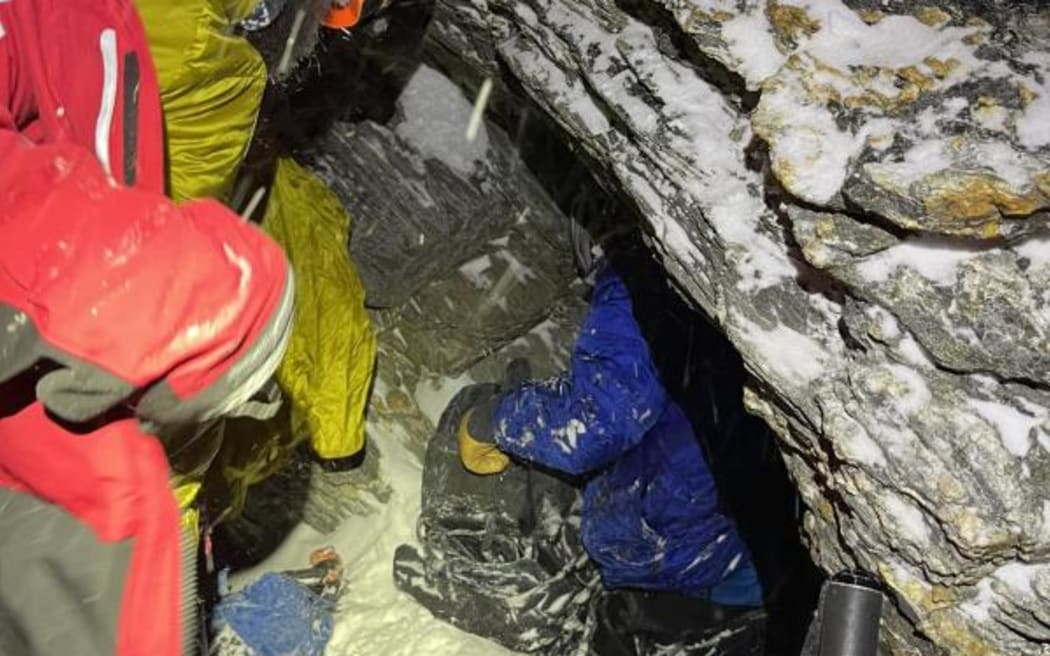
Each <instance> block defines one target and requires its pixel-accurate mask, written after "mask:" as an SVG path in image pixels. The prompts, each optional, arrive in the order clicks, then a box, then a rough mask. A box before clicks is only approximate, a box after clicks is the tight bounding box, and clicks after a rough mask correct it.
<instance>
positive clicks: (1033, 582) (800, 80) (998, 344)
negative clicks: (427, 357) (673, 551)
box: [431, 0, 1050, 654]
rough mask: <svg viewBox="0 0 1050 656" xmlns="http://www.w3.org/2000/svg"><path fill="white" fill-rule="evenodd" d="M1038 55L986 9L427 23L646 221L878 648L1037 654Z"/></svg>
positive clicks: (1049, 541) (484, 1) (1046, 572)
mask: <svg viewBox="0 0 1050 656" xmlns="http://www.w3.org/2000/svg"><path fill="white" fill-rule="evenodd" d="M1048 36H1050V12H1048V10H1046V9H1040V8H1039V5H1038V3H1032V4H1020V5H1019V4H1018V3H1006V2H993V1H985V2H962V1H959V2H948V1H945V0H942V1H940V2H931V3H926V4H923V5H921V6H920V4H918V3H914V4H913V3H912V2H909V1H907V0H894V1H891V2H876V1H875V0H844V1H841V0H784V1H783V2H774V1H772V0H768V1H759V0H738V1H735V2H729V1H719V0H633V1H629V0H622V1H621V2H619V3H614V2H612V1H610V0H522V1H518V2H511V1H510V0H472V2H469V3H467V2H456V1H453V0H439V2H438V5H437V9H436V12H435V24H434V25H433V27H432V31H431V39H432V41H433V46H434V48H435V52H438V53H439V54H440V56H441V57H443V58H445V59H447V58H448V55H449V53H453V54H454V55H455V56H456V57H459V58H460V59H461V60H462V61H463V62H465V63H466V64H467V65H468V66H469V67H472V68H473V69H474V71H475V73H476V74H478V75H479V76H480V75H488V76H492V77H493V78H496V79H498V80H499V79H502V80H503V81H505V82H508V86H509V87H511V88H515V89H521V90H522V91H523V92H524V93H525V94H526V95H527V96H528V97H529V99H530V100H531V102H532V103H534V104H535V105H536V106H538V107H539V108H541V109H542V110H543V111H544V112H545V113H546V114H548V115H549V116H550V117H551V118H552V119H553V121H554V122H556V123H557V125H558V126H560V128H561V129H562V130H564V132H565V133H566V138H568V139H570V140H571V141H572V142H573V143H575V144H577V146H578V147H579V148H580V149H582V151H583V152H584V153H585V154H586V156H587V159H588V160H589V161H593V162H597V163H598V166H599V169H600V170H599V171H598V173H599V174H600V175H601V176H602V177H603V179H604V180H605V181H606V183H607V184H608V185H610V186H611V187H614V188H615V189H617V190H618V191H619V192H621V193H622V194H623V195H624V196H626V197H627V198H629V199H631V200H632V201H633V203H634V204H635V205H636V206H637V208H638V210H639V212H640V213H641V214H642V215H644V217H645V218H646V220H647V221H648V222H649V224H650V228H651V229H650V234H651V238H652V242H653V246H654V248H655V249H656V250H657V251H658V252H659V253H661V254H662V257H663V259H664V263H665V266H666V268H667V270H668V271H669V272H670V273H671V274H672V276H673V277H674V278H675V279H676V280H677V281H678V283H680V285H681V286H682V288H683V289H684V290H685V291H686V292H687V293H688V294H689V295H690V296H692V298H694V299H695V301H696V302H697V303H698V305H700V306H702V307H703V308H704V309H705V310H706V311H707V312H708V313H709V314H710V315H711V316H712V317H713V318H715V320H716V321H717V322H718V323H719V324H720V325H721V326H722V328H723V329H724V330H725V332H726V333H727V335H728V336H729V337H730V339H731V340H732V341H733V342H734V344H735V345H736V346H737V348H738V349H739V350H740V352H741V354H742V355H743V357H744V359H745V362H746V364H747V366H748V368H749V371H750V372H751V373H752V374H753V376H754V379H755V382H754V384H753V385H752V386H750V387H749V389H747V390H746V391H745V401H746V402H747V403H748V405H749V408H750V409H751V410H752V411H753V412H755V413H757V414H759V415H761V416H763V417H764V418H765V419H766V420H767V421H768V422H769V423H770V425H772V426H773V427H774V428H775V429H776V431H777V432H778V434H779V435H780V437H781V446H782V452H783V455H784V458H785V460H786V461H787V463H788V466H789V468H790V470H791V472H792V475H793V476H794V478H795V480H796V482H797V484H798V487H799V489H800V491H801V493H802V495H803V497H804V499H805V500H806V503H807V505H808V507H809V512H808V513H807V515H806V518H805V522H804V531H805V533H806V535H807V536H808V539H809V541H810V544H811V551H812V553H813V555H814V558H815V559H816V560H817V562H818V563H819V564H820V565H822V566H823V567H824V568H825V569H827V570H829V571H834V570H838V569H841V568H844V567H861V568H864V569H866V570H869V571H871V572H874V573H876V574H877V575H879V576H880V577H881V578H882V579H883V581H884V582H885V584H886V586H887V590H888V592H889V594H890V597H891V600H892V602H893V603H892V604H889V605H887V608H888V611H887V613H886V615H885V617H884V623H883V633H882V635H883V638H884V643H885V647H886V648H887V649H888V651H890V652H891V653H900V654H917V653H923V654H934V653H951V654H1046V653H1048V652H1047V642H1048V641H1050V366H1048V365H1050V341H1048V334H1050V292H1048V291H1047V290H1048V289H1050V236H1048V232H1047V231H1048V220H1047V216H1048V212H1047V209H1048V206H1050V77H1048V75H1050V38H1048ZM504 76H506V77H504ZM507 78H513V80H508V79H507Z"/></svg>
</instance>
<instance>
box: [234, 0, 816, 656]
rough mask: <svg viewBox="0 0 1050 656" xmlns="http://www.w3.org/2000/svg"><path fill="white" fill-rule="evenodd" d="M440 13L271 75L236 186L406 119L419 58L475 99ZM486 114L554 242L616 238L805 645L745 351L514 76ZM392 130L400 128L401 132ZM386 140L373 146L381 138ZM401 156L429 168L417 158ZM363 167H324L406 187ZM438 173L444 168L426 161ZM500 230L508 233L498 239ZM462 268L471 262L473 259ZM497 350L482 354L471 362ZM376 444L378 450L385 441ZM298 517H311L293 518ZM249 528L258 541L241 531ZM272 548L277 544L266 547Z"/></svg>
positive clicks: (325, 35)
mask: <svg viewBox="0 0 1050 656" xmlns="http://www.w3.org/2000/svg"><path fill="white" fill-rule="evenodd" d="M431 9H432V7H431V5H430V3H426V2H418V3H417V2H410V3H401V4H395V5H394V7H393V8H392V10H391V11H388V12H387V13H385V14H383V15H382V16H381V17H380V18H378V19H375V20H373V21H371V22H370V23H367V24H365V25H363V26H361V27H359V28H358V29H355V30H354V31H353V32H351V33H342V32H333V31H322V33H321V36H320V39H319V44H318V47H317V49H316V50H315V52H314V54H312V55H310V56H309V57H308V58H307V59H306V60H304V61H303V62H301V63H300V65H299V67H298V68H297V69H296V70H295V71H294V73H293V74H292V75H291V76H289V77H287V78H284V79H282V80H280V81H277V82H273V83H272V84H271V86H270V88H269V89H268V91H267V98H266V101H265V109H264V112H263V115H262V116H261V117H260V124H259V137H258V138H257V139H256V141H255V142H254V144H253V148H252V151H251V153H250V156H249V164H250V166H248V167H246V170H247V171H248V173H247V174H246V177H245V178H244V179H242V181H241V183H240V185H239V188H240V189H248V190H249V191H250V189H252V188H254V187H256V186H259V185H263V186H265V184H266V182H265V181H266V179H267V176H268V175H269V171H270V169H271V167H272V161H273V158H274V157H275V156H276V155H278V154H293V155H295V156H297V157H298V158H300V159H301V160H302V161H304V162H306V163H307V164H308V165H311V166H313V167H314V168H317V165H318V161H321V160H323V159H324V158H323V157H319V155H318V152H319V148H320V149H321V150H322V151H323V150H324V149H325V148H327V149H329V150H330V149H331V134H332V131H333V130H335V131H337V132H339V131H342V132H341V134H348V135H355V134H356V135H360V134H361V133H362V132H364V133H368V131H369V130H372V129H373V127H371V126H379V128H376V129H382V128H383V127H384V126H389V125H392V124H394V123H396V122H397V121H398V120H402V119H403V118H404V117H403V116H401V115H402V114H404V110H403V109H402V108H399V106H398V98H399V96H400V95H401V93H402V91H403V90H404V89H405V88H406V86H407V85H408V84H409V82H410V80H411V79H412V78H413V75H415V74H416V73H417V71H418V70H419V69H420V67H421V66H424V65H425V66H427V67H430V68H432V69H434V70H438V71H442V72H444V73H445V74H446V75H447V76H448V77H449V78H450V79H452V80H453V81H455V82H456V83H457V84H458V85H460V87H461V89H462V90H463V94H464V97H465V98H467V99H473V98H475V97H476V95H477V93H478V90H479V88H480V86H481V82H482V80H481V77H480V76H479V75H477V74H475V73H473V72H471V70H470V69H469V68H468V67H466V66H461V65H460V63H459V62H457V61H456V60H455V58H454V57H452V56H451V55H450V53H447V52H440V51H437V50H434V49H427V48H426V47H425V44H424V36H425V32H426V29H427V26H428V22H429V20H430V16H431ZM434 111H435V112H439V111H441V106H440V105H435V107H434ZM434 118H435V119H438V118H440V117H439V116H436V115H435V116H434ZM486 118H487V120H488V121H489V122H490V124H491V125H493V126H494V127H495V129H498V130H500V131H501V132H502V133H503V134H505V135H506V136H507V139H508V142H509V143H510V144H511V146H512V147H513V151H514V154H515V156H516V157H517V158H518V159H519V160H520V162H521V163H523V164H524V166H525V167H526V169H527V175H528V176H529V177H530V178H531V179H532V180H534V181H535V182H536V183H537V185H538V187H539V188H540V189H542V190H543V192H544V193H545V194H546V196H547V197H548V198H549V200H550V202H551V203H552V205H553V206H554V207H556V208H557V210H558V211H559V212H560V216H561V219H562V220H561V221H560V223H547V224H542V230H547V231H562V234H560V235H551V241H552V242H557V243H559V244H561V245H562V246H564V245H565V244H566V243H567V242H568V239H567V235H568V234H569V230H570V227H569V226H570V223H569V221H568V220H567V218H572V219H573V220H575V221H576V222H577V223H578V224H579V225H582V226H584V227H585V228H586V230H587V231H588V232H589V233H590V234H591V237H592V239H593V240H594V241H595V242H598V243H602V242H605V243H606V244H608V243H610V241H614V242H615V243H616V244H617V246H616V248H615V249H614V252H615V253H617V255H616V256H615V259H616V262H617V266H618V270H619V271H620V273H621V275H622V276H623V277H624V279H625V282H626V284H627V286H628V288H629V289H630V290H631V293H632V302H633V305H634V312H635V315H636V318H637V320H638V323H639V325H640V326H641V327H642V329H643V332H644V333H645V335H646V338H647V342H648V344H649V347H650V351H651V354H652V356H653V359H654V361H655V362H656V363H657V365H658V367H659V369H660V373H661V379H662V381H663V383H664V385H665V386H666V387H667V389H668V391H669V392H670V393H671V394H672V396H673V397H674V398H675V400H677V401H678V403H679V404H680V405H681V407H682V408H683V409H684V410H685V411H686V413H687V415H688V418H689V420H690V422H691V424H692V425H693V427H694V429H695V432H696V433H697V435H698V436H700V439H701V441H702V448H703V451H704V453H705V454H706V456H707V459H708V461H709V464H710V467H711V469H712V470H713V473H714V476H715V478H716V481H717V486H718V491H719V495H720V497H721V499H720V503H721V506H722V507H723V508H724V509H725V511H726V513H727V514H729V515H731V516H732V517H733V518H734V520H735V522H736V524H737V526H738V528H739V530H740V533H741V535H742V537H743V539H744V541H745V542H746V544H747V545H748V547H749V549H750V550H751V552H752V554H753V556H754V560H755V562H756V567H757V569H758V572H759V577H760V579H761V581H762V584H763V587H764V589H765V592H766V595H767V597H768V599H769V604H768V608H767V611H768V620H767V625H766V634H767V635H766V639H765V643H766V648H765V653H767V654H797V653H799V650H800V648H801V644H802V640H803V637H804V634H805V631H806V628H807V626H808V624H809V620H810V617H811V613H812V611H813V608H814V607H815V605H816V597H817V593H818V590H819V585H820V582H821V580H822V575H821V574H820V572H819V571H818V570H817V569H816V568H815V567H814V565H813V563H812V561H811V559H810V557H809V555H808V552H807V550H806V548H805V546H804V545H803V544H802V541H801V536H800V516H801V511H800V509H799V503H800V502H799V499H798V495H797V492H796V490H795V488H794V485H793V483H792V482H791V480H790V478H789V477H788V474H787V471H786V469H785V467H784V464H783V461H782V458H781V456H780V453H779V452H778V450H777V444H776V439H775V436H774V435H773V433H772V431H771V430H770V429H769V428H768V426H766V424H765V423H764V422H763V421H762V420H760V419H758V418H756V417H754V416H752V415H750V414H749V413H748V412H747V411H746V410H745V409H744V406H743V403H742V394H743V387H744V385H745V384H746V382H747V380H748V376H747V373H746V372H745V370H744V367H743V364H742V362H741V359H740V357H739V355H738V353H737V352H736V350H735V349H734V348H733V346H732V345H731V344H730V342H729V341H728V339H727V338H726V337H725V335H724V334H722V332H721V331H720V330H719V329H718V328H717V327H716V326H715V324H714V323H713V321H712V320H711V319H710V318H709V317H708V316H706V315H705V314H704V313H703V312H702V311H701V310H699V309H698V308H697V307H696V306H695V305H694V304H693V303H691V302H690V301H689V299H688V298H687V297H686V296H685V295H684V294H682V293H681V292H680V291H679V290H678V289H677V288H676V287H675V285H674V283H673V281H671V280H670V278H669V276H668V275H667V273H666V272H665V270H664V269H663V267H662V266H661V264H660V262H659V260H658V257H657V256H656V255H655V254H654V253H653V252H652V250H651V249H650V248H649V247H648V245H647V244H648V242H647V239H646V234H645V232H646V225H647V224H646V222H645V220H644V217H642V216H641V214H640V213H639V210H638V209H637V208H636V207H634V206H633V205H632V204H631V203H630V202H629V201H628V200H626V199H625V198H623V197H621V196H620V195H619V194H618V193H617V192H616V190H615V189H610V188H608V186H606V185H604V184H603V183H602V182H601V181H600V176H597V175H595V173H594V172H595V171H598V170H600V168H601V167H600V163H598V162H592V161H588V160H587V157H586V156H585V155H584V154H583V153H581V152H579V150H578V149H576V148H574V147H573V144H572V143H571V141H570V140H569V139H568V138H567V136H566V135H565V134H564V133H563V132H562V131H561V130H560V129H559V128H558V127H557V126H556V125H554V124H553V123H552V122H551V121H550V120H548V119H547V118H546V116H545V115H544V114H543V112H542V110H540V109H539V108H538V107H536V106H535V105H533V104H532V103H531V102H530V101H528V100H527V98H526V96H525V94H524V93H522V92H521V91H520V90H519V89H516V88H515V87H514V85H513V83H512V81H511V80H510V78H509V76H505V77H504V79H503V80H502V81H501V83H500V84H498V85H497V87H496V91H495V92H494V94H493V96H492V99H491V100H490V102H489V104H488V107H487V114H486ZM348 126H349V127H348ZM353 126H358V127H353ZM391 132H393V133H396V129H393V130H391ZM347 139H349V137H347ZM326 140H327V141H326ZM319 143H320V144H328V145H325V146H318V144H319ZM376 143H385V142H382V141H378V140H377V141H375V142H371V144H372V145H373V146H374V145H375V144H376ZM393 161H394V163H393V164H392V165H391V166H392V167H393V168H395V169H396V168H397V166H398V165H399V164H398V163H397V162H398V161H399V160H397V158H394V159H393ZM403 164H404V166H410V165H411V166H418V165H419V164H418V162H414V163H413V162H408V160H407V159H406V160H405V162H404V163H403ZM366 168H367V167H364V166H362V167H361V168H359V169H356V170H328V171H327V174H328V175H334V176H336V177H339V176H344V179H343V180H342V182H341V183H345V186H346V188H348V189H349V188H351V187H355V186H364V187H374V188H376V189H380V190H382V189H384V188H386V189H387V190H388V191H389V193H395V190H396V188H397V187H398V185H399V184H403V182H404V181H403V180H398V179H397V178H395V177H390V178H389V179H387V180H386V181H380V182H377V181H376V180H367V179H365V178H366V177H367V176H368V171H367V170H366ZM427 172H428V173H431V174H432V173H433V172H432V170H431V169H429V168H428V169H427ZM441 175H445V174H444V173H441ZM431 177H433V176H431ZM462 177H463V178H464V179H465V180H466V181H467V182H468V183H470V182H471V181H473V182H474V183H477V184H485V181H484V180H481V181H480V182H479V178H477V177H476V176H475V177H472V176H471V175H464V176H462ZM455 184H459V182H457V183H455ZM384 185H385V187H384ZM450 186H455V185H454V184H453V183H450ZM337 187H338V185H337ZM340 196H341V198H342V199H343V200H344V203H346V205H347V207H348V210H349V211H350V213H351V215H352V216H354V221H355V230H364V229H367V227H368V226H369V224H370V223H372V222H376V221H381V220H385V219H386V218H387V215H385V214H384V215H383V216H369V211H370V208H373V207H374V205H370V204H369V200H368V199H369V198H370V197H369V196H368V194H363V195H356V196H355V195H354V194H353V193H350V192H345V193H340ZM439 205H440V203H439ZM511 205H513V203H511ZM500 207H502V206H499V205H497V206H496V209H497V210H498V209H499V208H500ZM387 211H388V210H386V209H384V212H387ZM431 211H435V210H433V209H431ZM487 237H493V235H492V234H490V235H487ZM495 238H496V239H497V240H498V239H500V238H501V237H500V236H499V235H498V234H496V235H495ZM421 239H422V233H421ZM395 250H396V249H395ZM455 264H456V265H457V266H458V265H461V264H463V261H462V258H461V259H460V260H459V261H456V262H455ZM366 277H367V276H366ZM366 283H367V280H366ZM414 298H415V297H414ZM385 305H388V304H384V306H385ZM384 312H390V310H389V308H387V307H384V309H383V310H382V311H381V312H380V313H379V314H377V323H378V324H379V325H380V328H381V329H382V328H383V326H384V322H385V321H387V319H386V317H387V315H386V314H383V313H384ZM489 355H491V354H490V353H488V352H484V353H481V352H479V353H478V354H477V357H476V358H475V359H474V361H472V362H469V363H468V364H471V365H473V364H476V363H477V362H478V361H481V360H482V359H483V358H484V357H486V356H489ZM383 357H384V355H383V350H382V348H381V350H380V358H381V359H382V358H383ZM382 366H383V365H382V361H381V363H380V367H382ZM452 373H459V372H452ZM378 446H379V450H380V451H381V450H382V445H381V444H380V445H378ZM366 459H367V458H366ZM304 463H305V456H304V459H300V460H298V461H297V462H296V463H293V465H292V466H290V467H289V468H287V469H286V470H285V472H283V473H282V474H280V475H278V476H277V477H275V478H274V479H272V480H271V481H268V482H265V483H263V484H262V485H261V486H260V487H258V488H257V489H256V490H255V491H254V492H253V493H252V495H251V497H250V499H249V503H248V508H247V510H246V513H245V517H246V518H248V519H247V522H246V521H245V520H243V519H242V520H240V527H241V528H240V531H241V533H240V535H236V534H237V524H236V523H235V524H233V527H234V529H233V530H231V531H228V533H229V536H228V538H227V539H228V540H229V545H228V550H229V551H230V552H231V554H232V555H231V560H233V561H237V560H238V556H240V558H239V560H240V562H239V563H237V564H239V565H247V564H250V563H253V562H258V561H259V560H260V559H261V558H263V557H265V556H266V555H267V553H268V552H269V551H270V550H272V549H273V548H275V547H276V545H277V543H278V542H279V541H280V539H281V538H282V537H283V535H284V533H285V532H287V530H288V528H289V527H288V526H287V524H289V523H290V522H288V521H286V522H284V524H285V526H283V527H281V528H277V527H276V525H275V524H273V523H272V522H271V521H270V520H271V519H272V517H273V516H275V513H273V512H272V508H271V507H269V506H267V504H266V502H265V501H264V499H265V498H266V497H267V495H270V494H273V493H274V492H275V491H278V492H280V493H281V494H287V491H288V490H289V489H291V488H299V489H301V488H302V487H304V486H309V485H312V484H316V481H315V482H314V483H311V481H310V476H309V475H307V474H305V473H304V472H305V470H306V469H308V466H307V465H306V464H304ZM315 479H316V476H315ZM276 514H279V513H276ZM286 519H287V518H286ZM297 519H301V518H300V517H298V516H294V517H291V520H293V521H294V520H297ZM246 527H247V528H246ZM268 527H269V528H268ZM245 533H247V534H248V535H249V536H250V539H243V538H244V535H245ZM261 544H265V545H270V546H268V547H260V546H258V545H261ZM248 545H254V546H251V547H249V546H248ZM248 551H251V553H250V554H249V553H247V552H248ZM716 653H717V652H716Z"/></svg>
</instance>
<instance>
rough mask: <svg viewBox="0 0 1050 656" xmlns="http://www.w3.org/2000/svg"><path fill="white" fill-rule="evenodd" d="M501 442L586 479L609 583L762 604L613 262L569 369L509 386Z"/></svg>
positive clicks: (587, 531)
mask: <svg viewBox="0 0 1050 656" xmlns="http://www.w3.org/2000/svg"><path fill="white" fill-rule="evenodd" d="M495 424H496V441H497V443H498V445H499V447H500V449H502V450H504V451H506V452H507V453H511V454H513V455H515V456H518V457H519V458H523V459H525V460H529V461H532V462H536V463H539V464H542V465H545V466H547V467H552V468H554V469H558V470H561V471H564V472H567V473H570V474H589V473H594V475H593V476H592V477H591V478H590V480H589V482H588V483H587V487H586V490H585V491H584V506H583V541H584V546H585V547H586V548H587V552H588V553H589V554H590V556H591V558H593V559H594V560H595V561H596V562H597V563H598V565H599V567H600V568H601V571H602V576H603V579H604V581H605V584H606V585H607V586H608V587H631V588H646V589H653V590H667V591H677V592H680V593H685V594H692V595H704V596H707V595H710V597H711V598H712V599H713V600H715V601H718V602H720V603H727V604H739V605H759V604H760V603H761V596H762V592H761V587H760V585H759V583H758V580H757V577H756V576H755V570H754V567H753V565H752V563H751V559H750V557H749V555H748V553H747V549H746V547H745V546H744V544H743V542H741V540H740V537H739V536H738V535H737V532H736V529H735V528H734V527H733V524H732V523H731V522H730V520H729V519H728V518H727V517H725V516H724V515H722V514H720V513H719V512H718V511H717V491H716V490H715V484H714V480H713V479H712V476H711V472H710V471H709V470H708V468H707V464H706V462H705V460H704V455H703V452H702V451H701V449H700V446H699V444H698V441H697V439H696V436H695V435H694V433H693V430H692V427H691V426H690V424H689V421H688V420H687V418H686V416H685V414H684V413H683V412H682V409H681V408H680V407H678V405H677V404H675V403H674V401H672V400H671V399H670V398H669V397H668V395H667V392H666V390H665V389H664V387H663V385H662V384H661V383H660V380H659V378H658V376H657V372H656V368H655V367H654V365H653V362H652V359H651V358H650V355H649V348H648V346H647V344H646V342H645V339H644V338H643V337H642V334H641V331H640V329H639V327H638V324H637V323H636V322H635V320H634V316H633V315H632V313H631V299H630V296H629V295H628V292H627V288H626V287H625V286H624V284H623V282H622V281H621V280H620V279H619V277H617V275H616V274H615V273H614V272H613V271H612V269H611V268H609V267H606V268H605V269H603V270H602V271H601V272H600V273H599V275H598V279H597V283H596V286H595V290H594V296H593V300H592V301H591V307H590V312H589V314H588V316H587V319H586V321H584V324H583V327H582V329H581V331H580V335H579V337H578V338H577V340H576V344H575V347H574V349H573V354H572V361H571V364H570V367H569V370H568V371H567V372H565V373H563V374H561V375H559V376H557V377H555V378H553V379H551V380H548V381H544V382H539V383H530V384H527V385H525V386H523V387H520V388H518V389H516V390H513V391H511V392H509V393H507V394H506V395H505V396H504V397H503V398H502V400H501V401H500V403H499V406H498V408H497V410H496V414H495Z"/></svg>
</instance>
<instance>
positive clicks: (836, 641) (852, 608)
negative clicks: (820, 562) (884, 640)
mask: <svg viewBox="0 0 1050 656" xmlns="http://www.w3.org/2000/svg"><path fill="white" fill-rule="evenodd" d="M881 615H882V591H881V590H880V586H879V583H878V581H877V580H876V579H874V578H873V577H871V576H869V575H868V574H865V573H863V572H856V571H846V572H840V573H838V574H836V575H835V576H834V577H833V578H832V579H831V580H829V581H828V582H826V583H825V584H824V589H823V590H822V591H821V594H820V604H819V606H818V608H817V617H816V619H815V623H816V628H817V631H818V633H817V636H818V642H817V644H818V645H819V647H818V648H817V651H816V656H877V654H878V649H879V618H880V617H881Z"/></svg>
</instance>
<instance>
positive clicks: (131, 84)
mask: <svg viewBox="0 0 1050 656" xmlns="http://www.w3.org/2000/svg"><path fill="white" fill-rule="evenodd" d="M140 82H141V73H140V71H139V58H138V55H136V54H135V53H133V52H129V53H128V54H127V55H125V56H124V114H123V121H124V184H126V185H127V186H129V187H132V186H134V185H135V178H136V177H137V176H138V137H139V86H140Z"/></svg>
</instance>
